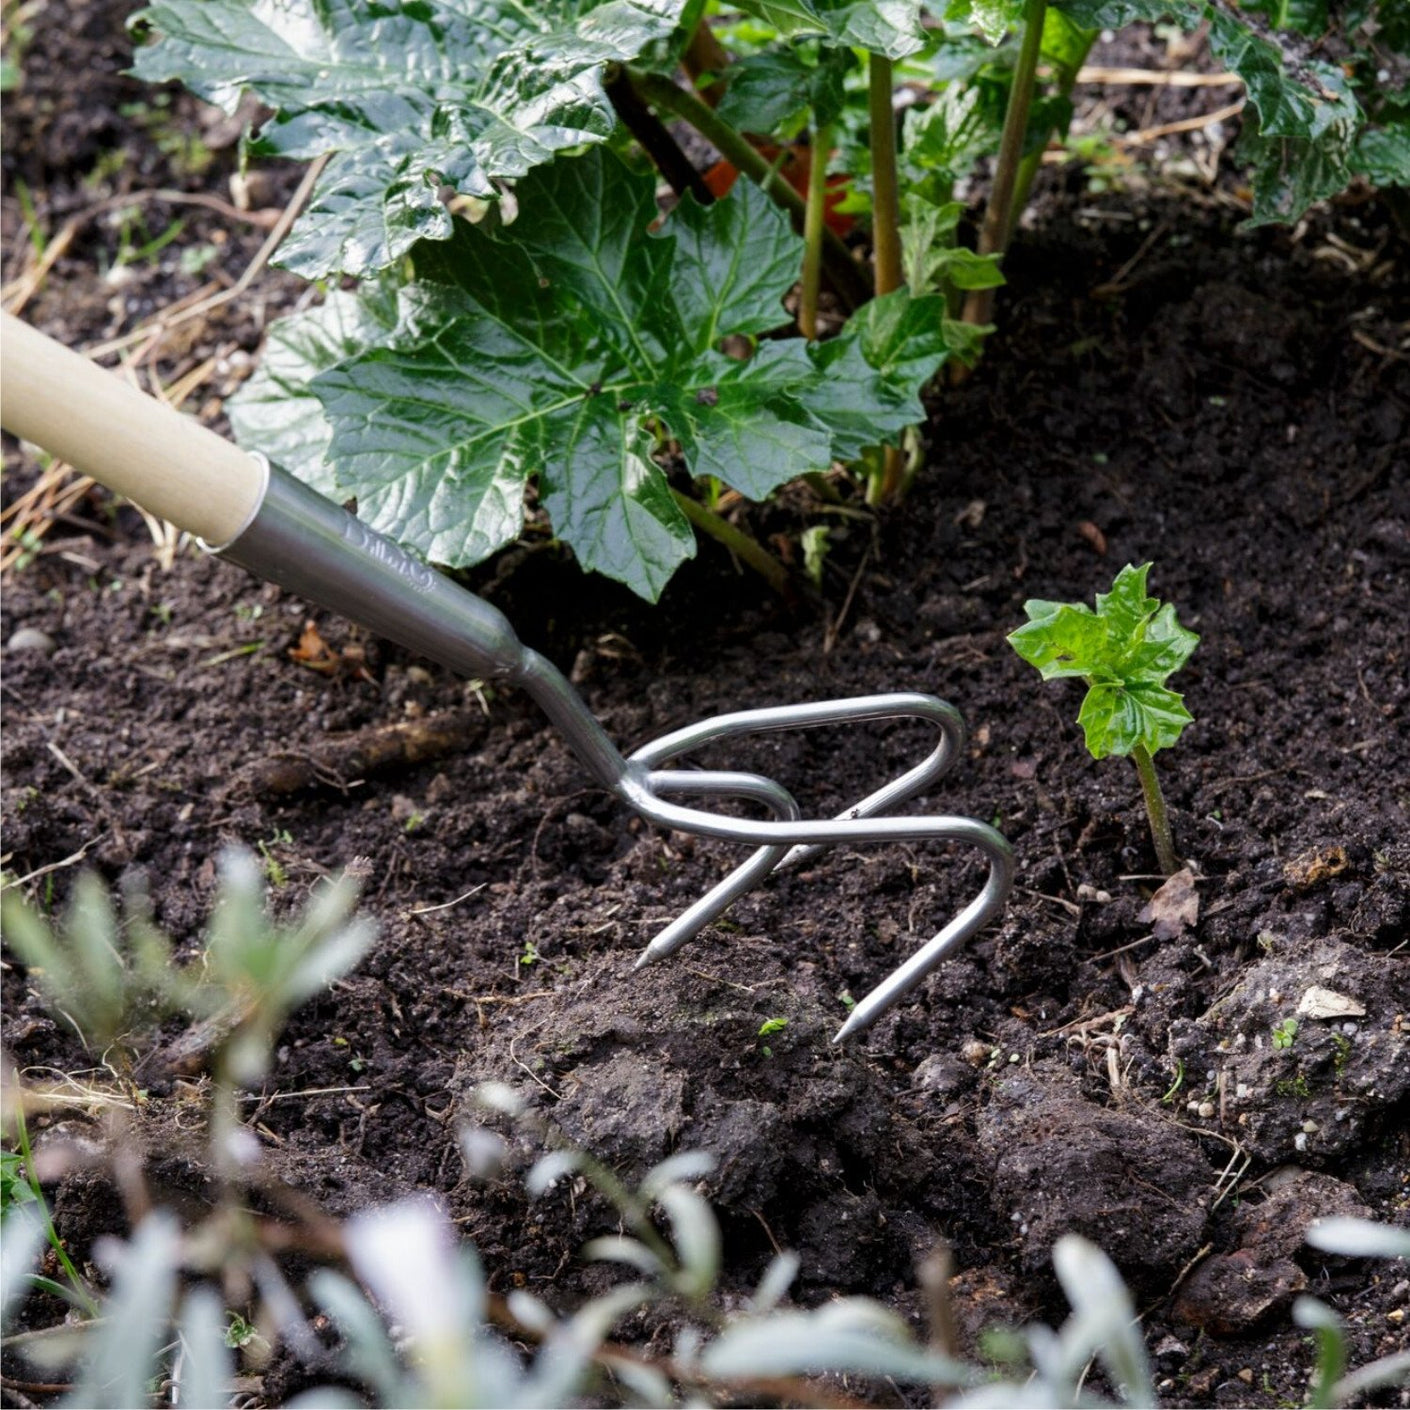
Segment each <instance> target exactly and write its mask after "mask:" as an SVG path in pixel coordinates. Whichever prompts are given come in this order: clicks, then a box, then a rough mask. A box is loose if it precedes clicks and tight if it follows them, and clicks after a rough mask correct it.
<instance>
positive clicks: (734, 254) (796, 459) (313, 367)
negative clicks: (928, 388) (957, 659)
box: [232, 150, 960, 600]
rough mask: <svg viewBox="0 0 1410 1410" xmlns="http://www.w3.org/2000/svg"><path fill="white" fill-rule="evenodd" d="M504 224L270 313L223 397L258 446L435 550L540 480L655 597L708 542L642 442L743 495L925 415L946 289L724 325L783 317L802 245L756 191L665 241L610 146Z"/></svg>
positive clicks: (534, 187) (531, 192) (679, 225)
mask: <svg viewBox="0 0 1410 1410" xmlns="http://www.w3.org/2000/svg"><path fill="white" fill-rule="evenodd" d="M517 195H518V204H519V215H518V219H517V220H516V221H515V223H514V224H513V225H512V226H510V227H508V228H507V229H500V230H496V231H491V230H488V229H485V228H483V227H480V226H470V225H467V224H465V223H464V222H459V223H458V228H457V230H456V232H455V234H454V236H453V238H452V239H450V240H448V241H444V242H423V243H422V244H420V245H418V246H417V247H416V249H415V251H414V256H413V258H414V263H415V268H416V275H417V278H416V280H415V281H414V282H413V283H411V284H409V285H407V286H406V287H404V288H402V289H400V290H399V291H396V294H395V303H394V305H393V303H392V300H391V294H390V292H389V291H387V289H386V287H385V284H384V286H383V288H382V290H380V291H379V290H378V289H377V288H376V287H370V288H369V287H368V286H364V290H363V292H362V293H360V294H358V295H350V294H341V295H335V296H333V297H332V298H330V300H329V301H328V303H326V304H325V305H324V306H323V307H322V308H320V309H318V310H315V311H314V312H313V313H310V314H304V315H299V316H297V317H295V318H293V319H289V320H286V321H285V322H283V323H281V324H280V325H278V326H277V331H276V332H273V333H272V334H271V341H270V352H269V354H268V355H267V358H266V362H265V365H264V366H263V367H262V369H261V371H260V372H259V374H257V375H256V377H254V378H252V379H251V381H250V383H249V384H248V385H247V386H246V388H245V389H244V391H243V392H242V394H241V395H240V397H239V398H238V399H237V400H236V403H235V405H234V406H233V407H232V420H233V422H234V424H235V427H236V431H237V434H238V435H239V436H240V437H241V439H242V441H243V442H244V443H245V444H246V445H249V446H250V447H251V448H252V449H256V450H260V451H263V452H264V453H266V454H267V455H269V457H270V458H271V459H272V460H275V461H277V462H279V463H282V464H285V465H286V466H287V467H288V468H290V469H292V470H294V471H295V473H297V474H300V475H301V476H302V477H303V478H305V479H309V480H312V481H313V482H314V483H316V484H317V485H319V487H320V488H322V489H324V491H325V492H326V493H329V494H331V495H332V496H333V497H334V498H337V499H344V498H347V497H348V496H350V495H351V496H354V497H356V499H357V502H358V513H359V515H360V516H361V517H362V518H363V519H364V520H365V521H366V522H368V523H370V524H371V525H372V526H373V527H374V528H377V529H379V530H381V531H382V532H384V533H388V534H391V535H392V536H393V537H396V538H398V539H400V540H401V541H402V542H405V543H409V544H411V545H412V546H413V547H415V548H417V549H419V550H420V551H421V552H423V553H425V554H426V555H427V556H429V557H430V558H433V559H435V560H436V561H439V562H443V563H448V564H452V565H461V564H467V563H472V562H476V561H478V560H479V559H482V558H484V557H485V556H487V555H488V554H489V553H491V552H493V551H494V550H495V549H497V548H499V547H501V546H502V545H504V544H506V543H508V542H509V541H510V540H512V539H513V538H514V537H515V536H516V534H517V533H518V532H519V528H520V522H521V518H522V512H523V511H522V502H523V495H524V487H525V484H526V482H527V481H528V479H529V477H531V476H533V477H536V480H537V485H538V493H539V501H540V503H541V504H542V506H543V507H544V508H545V509H546V510H547V512H548V515H549V518H550V520H551V521H552V524H553V528H554V531H555V533H557V534H558V535H559V536H560V537H561V538H563V539H564V540H565V541H566V542H567V543H568V544H569V545H570V546H571V547H572V548H573V550H574V552H575V553H576V554H577V555H578V558H579V560H580V561H581V563H582V564H583V566H584V567H585V568H588V569H594V570H596V571H598V572H602V573H605V574H607V575H608V576H610V577H614V578H617V579H620V580H621V581H622V582H625V583H627V584H628V585H629V586H631V587H632V588H633V589H634V590H635V591H636V592H638V593H640V594H641V595H642V596H643V597H646V598H649V599H652V600H654V599H655V598H656V597H658V596H659V595H660V592H661V590H662V588H663V587H664V586H665V584H666V581H667V580H668V579H669V577H670V576H671V574H672V572H674V570H675V569H676V567H677V566H678V565H679V564H680V563H681V562H682V561H683V560H684V559H685V558H687V557H689V556H690V555H691V554H692V553H693V552H694V547H695V544H694V537H693V534H692V531H691V529H690V526H689V524H688V522H687V521H686V519H685V516H684V514H683V513H682V511H681V509H680V507H679V506H678V504H677V503H676V500H675V497H674V495H673V493H672V491H671V488H670V485H669V484H668V482H667V479H666V476H665V474H664V472H663V471H662V470H661V468H660V466H658V465H657V463H656V460H655V458H654V455H653V452H654V451H656V450H657V448H658V446H659V445H660V443H661V441H662V439H663V438H666V437H668V438H670V439H672V440H674V441H676V442H678V443H679V445H680V448H681V452H682V455H683V457H684V460H685V464H686V466H687V468H688V469H689V470H690V472H691V473H692V474H694V475H713V476H716V477H718V478H719V479H720V480H722V481H724V482H725V483H726V484H728V485H730V486H732V487H733V488H735V489H737V490H739V491H740V492H741V493H743V494H745V495H748V496H750V497H752V498H756V499H757V498H762V497H763V496H765V495H767V494H768V493H769V492H770V491H772V490H773V489H775V488H777V487H778V486H779V485H781V484H783V483H785V482H786V481H788V480H791V479H794V478H796V477H797V476H798V475H800V474H803V473H805V472H807V471H810V470H818V469H822V468H825V467H826V466H828V465H829V464H830V463H831V461H832V460H833V459H834V458H836V457H851V456H854V455H856V454H858V453H859V452H860V451H861V449H862V448H864V447H866V446H868V445H873V444H876V443H877V442H878V441H879V440H882V439H885V438H887V437H891V436H895V435H896V434H898V433H899V432H900V431H901V430H902V429H903V428H904V427H906V426H908V425H912V424H914V423H915V422H916V421H918V420H920V419H922V417H923V409H922V407H921V405H920V397H919V394H920V389H921V387H923V386H924V385H925V383H926V382H928V381H929V380H930V378H931V377H933V376H934V374H935V372H936V370H937V369H938V368H939V367H940V365H941V364H942V363H943V362H944V361H945V360H946V358H947V357H948V356H950V354H951V352H952V351H953V350H954V349H955V348H956V347H959V346H960V342H959V340H958V339H956V337H955V330H954V329H953V327H952V325H950V324H949V322H948V321H947V320H946V319H945V316H944V303H943V300H941V299H939V298H935V297H931V298H925V299H913V298H911V297H910V296H909V295H908V294H907V293H905V292H904V291H897V293H895V294H891V295H888V296H887V297H886V298H884V299H878V300H874V301H873V302H871V303H870V304H868V305H866V306H865V307H864V308H863V309H862V310H861V311H860V312H859V313H858V314H857V315H856V316H855V317H854V318H853V319H852V321H851V323H849V325H848V327H847V328H846V329H845V330H844V332H843V333H842V334H841V335H840V336H839V337H837V338H835V339H833V340H831V341H830V342H827V343H823V344H819V345H813V346H811V347H810V346H809V345H807V344H805V343H804V342H802V341H801V340H799V339H783V340H765V341H763V342H761V343H759V344H758V345H757V347H756V349H755V351H754V352H753V354H752V356H750V357H749V358H748V359H747V360H744V361H741V360H739V359H738V358H736V357H731V356H727V355H726V354H725V352H723V351H722V350H721V345H722V342H723V341H724V340H725V339H727V338H729V339H731V340H732V341H737V340H738V338H739V337H740V336H741V335H742V336H743V337H744V338H746V339H750V340H753V339H755V338H757V337H758V335H759V334H761V333H765V332H768V331H770V330H771V329H774V328H777V327H779V326H780V325H782V324H785V323H786V322H787V321H788V316H787V314H786V312H785V310H784V308H783V297H784V295H785V294H786V293H787V292H788V290H789V289H790V288H791V287H792V285H793V283H794V281H795V279H796V277H797V269H798V265H799V261H800V258H801V242H800V241H799V240H798V238H797V236H795V235H794V234H793V232H792V231H791V230H790V229H789V227H788V224H787V221H786V219H785V217H784V216H783V215H782V213H781V212H780V211H779V210H778V209H777V208H776V207H775V206H774V205H773V204H772V203H771V202H770V201H768V200H767V198H765V197H764V196H763V195H762V194H761V193H760V192H759V191H758V190H757V189H755V188H754V187H752V186H748V185H744V184H741V185H740V186H739V187H737V188H736V189H735V191H734V193H733V194H732V195H731V196H730V197H729V199H727V200H724V201H719V202H716V203H715V204H714V205H712V206H710V207H701V206H699V205H697V204H696V203H695V202H694V201H693V200H690V199H686V200H684V201H683V202H682V203H681V204H680V205H679V206H678V207H677V208H676V210H675V211H673V212H672V214H671V215H670V216H669V217H668V218H667V220H666V221H665V223H664V225H663V226H662V228H661V229H660V230H659V232H655V233H653V232H652V229H651V227H652V226H653V225H654V224H655V223H656V221H657V208H656V202H655V194H654V185H653V183H652V181H651V180H650V179H649V178H647V177H639V176H635V175H633V174H632V173H631V172H629V171H628V170H627V168H626V167H625V166H624V165H623V164H622V163H621V162H620V161H619V160H618V159H617V158H616V157H614V156H611V155H610V154H608V153H605V152H603V151H601V150H598V151H593V152H589V153H588V154H586V155H584V156H581V157H577V158H575V159H572V160H564V161H559V162H554V163H552V164H551V165H548V166H545V167H540V168H538V169H536V170H535V171H534V172H532V173H531V174H530V175H529V176H528V177H526V178H525V179H524V180H523V181H522V182H520V184H519V187H518V192H517Z"/></svg>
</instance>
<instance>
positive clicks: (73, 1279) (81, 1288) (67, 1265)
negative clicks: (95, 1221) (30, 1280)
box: [15, 1106, 102, 1317]
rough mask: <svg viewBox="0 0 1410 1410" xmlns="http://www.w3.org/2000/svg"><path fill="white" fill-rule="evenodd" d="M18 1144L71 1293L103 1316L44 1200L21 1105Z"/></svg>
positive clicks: (90, 1314)
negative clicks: (70, 1255)
mask: <svg viewBox="0 0 1410 1410" xmlns="http://www.w3.org/2000/svg"><path fill="white" fill-rule="evenodd" d="M15 1144H16V1146H18V1147H19V1152H20V1159H21V1160H22V1161H24V1173H25V1179H26V1180H27V1181H28V1183H29V1188H30V1189H31V1190H32V1191H33V1192H34V1198H35V1201H36V1202H37V1203H38V1205H39V1208H40V1209H41V1210H42V1211H43V1215H44V1235H45V1237H46V1238H47V1239H48V1240H49V1247H50V1248H52V1249H53V1250H54V1256H55V1257H56V1258H57V1259H58V1260H59V1266H60V1267H61V1268H62V1269H63V1270H64V1273H65V1275H66V1276H67V1278H68V1280H69V1282H70V1284H71V1285H72V1291H71V1293H70V1294H69V1295H70V1296H71V1298H72V1300H73V1301H74V1302H75V1303H77V1304H78V1307H79V1309H80V1310H81V1311H82V1312H83V1314H84V1315H85V1316H86V1317H97V1316H99V1315H101V1311H102V1309H101V1308H100V1307H99V1306H98V1304H97V1303H96V1302H94V1300H93V1297H92V1295H91V1294H90V1293H89V1291H88V1289H87V1287H86V1286H85V1285H84V1282H83V1279H82V1278H80V1277H79V1276H78V1269H77V1268H75V1267H74V1266H73V1260H72V1259H71V1258H70V1257H69V1255H68V1250H67V1249H65V1248H64V1245H63V1240H62V1239H60V1238H59V1231H58V1230H57V1229H56V1228H55V1227H54V1220H53V1218H52V1217H51V1216H50V1214H49V1206H48V1205H47V1204H46V1203H45V1202H44V1191H43V1190H41V1189H40V1187H39V1179H38V1177H37V1176H36V1175H35V1173H34V1152H33V1151H32V1150H31V1149H30V1145H29V1127H28V1125H27V1124H26V1123H25V1119H24V1108H23V1107H20V1106H16V1108H15ZM46 1281H47V1280H46ZM66 1291H67V1290H66Z"/></svg>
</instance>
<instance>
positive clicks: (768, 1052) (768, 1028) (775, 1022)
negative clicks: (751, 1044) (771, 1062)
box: [759, 1018, 788, 1057]
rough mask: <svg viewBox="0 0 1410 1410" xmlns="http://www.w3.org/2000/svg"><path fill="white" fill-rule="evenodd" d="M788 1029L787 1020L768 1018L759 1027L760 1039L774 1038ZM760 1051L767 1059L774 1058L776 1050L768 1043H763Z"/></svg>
mask: <svg viewBox="0 0 1410 1410" xmlns="http://www.w3.org/2000/svg"><path fill="white" fill-rule="evenodd" d="M787 1027H788V1020H787V1019H786V1018H766V1019H765V1020H764V1021H763V1023H761V1024H760V1025H759V1037H761V1038H772V1037H773V1035H774V1034H775V1033H782V1032H783V1030H784V1029H785V1028H787ZM759 1051H760V1052H761V1053H763V1055H764V1056H765V1057H773V1055H774V1050H773V1049H772V1048H771V1047H769V1045H768V1044H767V1043H761V1044H760V1045H759Z"/></svg>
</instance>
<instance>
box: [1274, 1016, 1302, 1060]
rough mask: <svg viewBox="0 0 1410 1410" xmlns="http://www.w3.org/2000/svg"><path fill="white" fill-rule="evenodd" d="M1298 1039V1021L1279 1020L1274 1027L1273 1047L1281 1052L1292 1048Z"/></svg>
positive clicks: (1292, 1019)
mask: <svg viewBox="0 0 1410 1410" xmlns="http://www.w3.org/2000/svg"><path fill="white" fill-rule="evenodd" d="M1296 1039H1297V1019H1295V1018H1283V1019H1279V1021H1278V1022H1277V1023H1275V1024H1274V1025H1273V1046H1274V1048H1276V1049H1277V1050H1278V1051H1280V1052H1285V1051H1287V1049H1289V1048H1291V1047H1292V1045H1293V1043H1294V1042H1295V1041H1296Z"/></svg>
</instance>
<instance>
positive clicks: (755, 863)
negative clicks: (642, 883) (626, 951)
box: [636, 769, 799, 969]
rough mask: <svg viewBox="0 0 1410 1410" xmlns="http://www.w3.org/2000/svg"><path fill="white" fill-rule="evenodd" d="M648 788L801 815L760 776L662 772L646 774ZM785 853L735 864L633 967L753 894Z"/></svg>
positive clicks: (762, 851) (671, 949) (762, 853)
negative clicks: (749, 802)
mask: <svg viewBox="0 0 1410 1410" xmlns="http://www.w3.org/2000/svg"><path fill="white" fill-rule="evenodd" d="M646 786H647V787H648V788H649V789H650V790H651V792H652V793H653V794H659V793H697V794H706V795H709V796H713V797H717V798H718V797H733V798H754V799H757V800H758V801H760V802H762V803H766V804H767V805H768V806H769V807H770V808H771V809H772V810H773V812H774V815H775V816H776V817H779V818H786V819H790V820H795V819H797V818H798V816H799V808H798V804H797V803H796V802H795V801H794V799H793V795H792V794H791V793H789V791H788V790H787V789H786V788H784V787H783V785H782V784H780V783H776V782H775V781H774V780H773V779H771V778H767V777H765V776H764V775H763V774H744V773H720V772H711V771H709V770H701V771H698V772H697V771H695V770H689V771H687V770H684V769H660V770H653V771H652V772H651V773H649V774H648V775H647V778H646ZM787 851H788V847H787V845H786V844H778V845H775V846H772V847H760V848H759V850H758V851H757V852H755V853H754V854H753V855H752V856H751V857H750V858H749V860H748V861H746V862H744V863H742V864H741V865H740V866H737V867H736V868H735V869H734V870H733V871H732V872H730V873H729V875H728V876H726V877H725V878H724V880H723V881H721V882H719V883H718V884H717V885H715V886H714V887H712V888H711V889H710V890H709V891H707V892H706V893H705V895H703V896H702V897H701V898H700V899H699V900H698V901H696V902H695V904H694V905H693V906H691V907H689V909H687V910H685V911H683V912H682V913H681V914H680V915H678V916H677V917H676V918H675V920H673V921H672V922H671V923H670V924H669V925H668V926H667V927H666V928H665V929H664V930H662V931H660V932H659V933H658V934H657V935H656V936H655V937H654V938H653V939H652V941H651V943H650V944H649V945H648V946H647V947H646V949H645V950H643V951H642V953H641V956H640V957H639V958H638V960H637V962H636V968H637V969H641V968H642V966H643V965H648V964H651V963H652V962H653V961H655V960H660V959H665V957H666V956H667V955H670V954H674V953H675V952H676V951H677V950H679V949H680V947H681V946H682V945H684V944H685V943H686V942H687V941H689V940H693V939H694V938H695V937H696V936H697V935H698V934H699V933H700V932H701V931H702V930H703V929H704V928H705V927H706V926H707V925H709V924H710V922H711V921H712V920H714V919H716V917H718V916H720V915H722V914H723V913H724V912H725V911H727V910H728V909H729V908H730V906H732V905H733V904H734V903H735V901H737V900H738V899H739V898H740V897H741V896H742V895H744V893H745V892H746V891H752V890H753V889H754V888H755V887H756V886H757V885H758V884H759V883H760V882H761V881H762V880H763V879H764V878H765V877H766V876H768V874H769V873H770V872H771V871H773V869H774V868H775V867H776V866H777V865H778V862H779V858H781V857H782V856H783V854H784V853H785V852H787Z"/></svg>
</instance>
